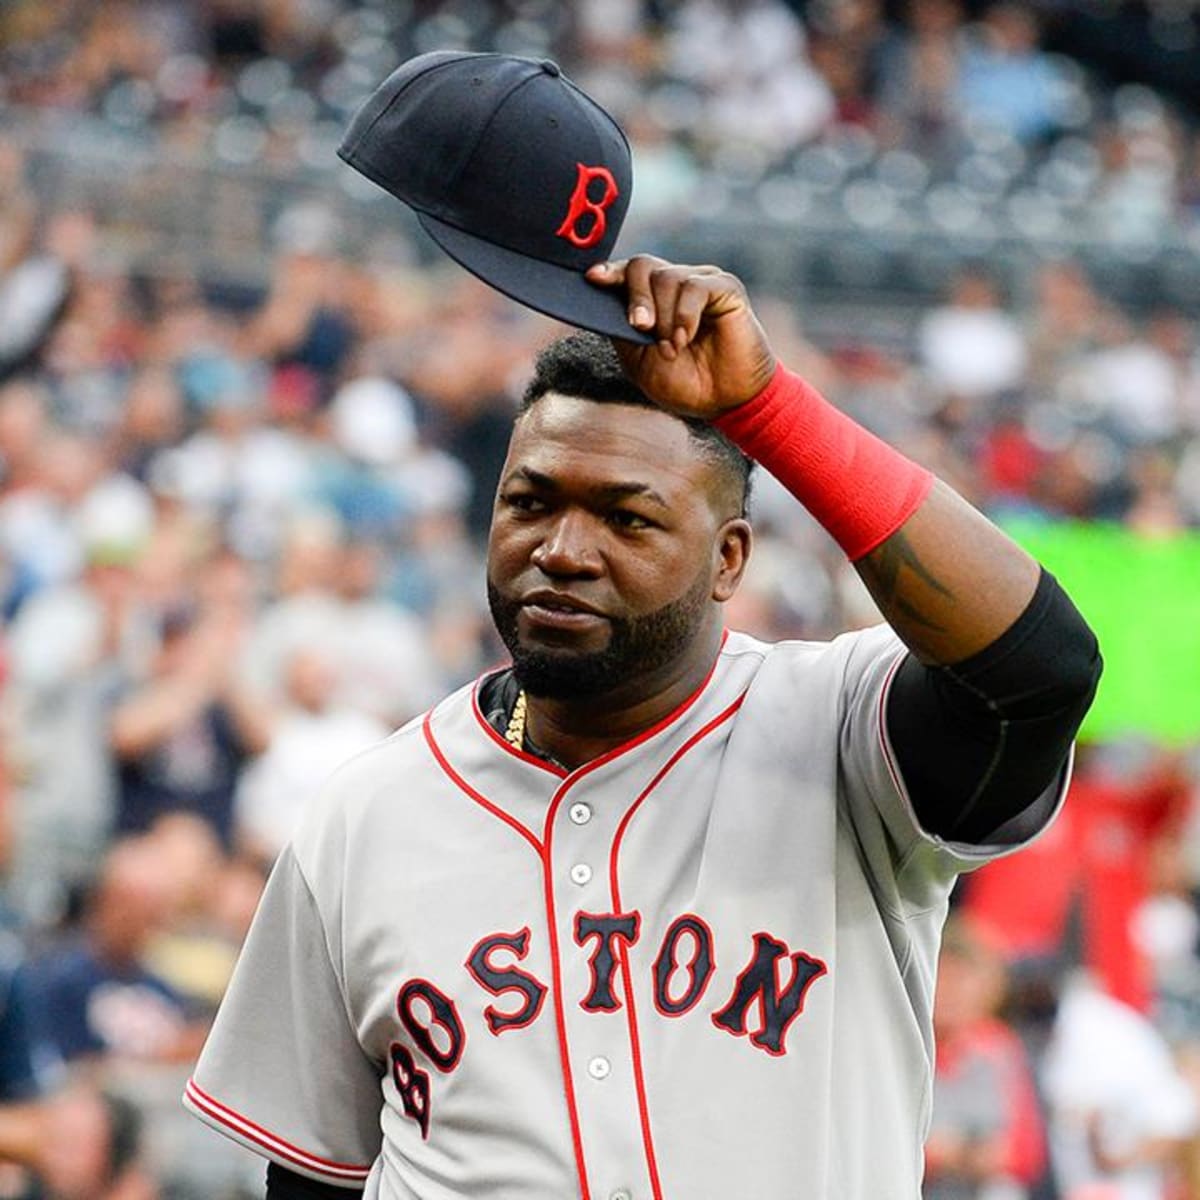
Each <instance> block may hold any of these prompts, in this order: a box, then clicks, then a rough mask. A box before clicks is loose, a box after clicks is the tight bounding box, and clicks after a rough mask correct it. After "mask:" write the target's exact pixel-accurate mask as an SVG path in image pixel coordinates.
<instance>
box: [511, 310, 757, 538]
mask: <svg viewBox="0 0 1200 1200" xmlns="http://www.w3.org/2000/svg"><path fill="white" fill-rule="evenodd" d="M548 392H556V393H558V394H559V395H561V396H577V397H579V398H580V399H582V400H593V401H595V402H596V403H597V404H632V405H634V406H636V407H637V408H653V409H656V410H657V411H658V412H665V411H666V410H665V409H663V408H662V407H660V406H659V405H657V404H655V403H654V401H653V400H651V399H650V397H649V396H647V395H646V393H645V392H643V391H642V389H641V388H639V387H638V386H637V384H635V383H633V382H632V381H631V380H630V379H629V377H628V376H627V375H626V374H625V372H624V371H623V370H622V368H621V360H620V359H619V358H618V357H617V352H616V350H615V349H614V348H613V344H612V342H611V341H609V339H608V338H606V337H602V336H601V335H600V334H598V333H585V332H579V333H572V334H569V335H568V336H567V337H564V338H559V339H558V340H557V341H555V342H551V343H550V345H548V346H546V347H545V348H544V349H543V350H542V351H541V352H540V353H539V354H538V356H537V358H536V359H535V360H534V364H533V378H532V379H531V380H530V381H529V383H528V385H527V386H526V388H525V394H524V395H523V396H522V397H521V403H520V406H519V408H518V416H521V415H524V414H525V413H527V412H528V411H529V410H530V409H531V408H532V407H533V406H534V405H535V404H536V403H537V402H538V401H539V400H540V399H541V398H542V397H543V396H545V395H546V394H547V393H548ZM667 415H668V416H672V417H674V418H675V419H676V420H677V421H682V422H683V424H684V425H686V426H687V428H688V433H689V434H690V435H691V437H692V440H693V441H694V442H695V443H696V446H697V448H698V449H699V450H700V452H701V454H703V456H704V457H705V458H706V459H707V460H708V461H709V462H710V463H712V464H713V465H714V466H715V467H716V468H717V469H718V470H719V471H720V472H721V473H722V475H724V476H725V477H726V479H727V480H728V482H729V483H730V484H731V485H732V487H733V494H734V495H735V496H737V497H739V500H740V511H739V515H740V516H743V517H744V516H745V515H746V509H747V506H748V505H749V502H750V489H751V484H752V471H753V469H754V463H753V461H752V460H751V459H750V458H748V457H747V456H746V455H745V454H743V453H742V452H741V450H739V449H738V448H737V446H735V445H734V444H733V442H731V441H730V440H729V439H728V438H727V437H726V436H725V435H724V434H723V433H722V432H721V431H720V430H719V429H718V428H717V427H716V426H715V425H711V424H709V422H708V421H702V420H701V419H700V418H699V417H684V416H680V415H679V414H678V413H668V414H667Z"/></svg>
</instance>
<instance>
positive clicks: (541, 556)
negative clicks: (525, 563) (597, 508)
mask: <svg viewBox="0 0 1200 1200" xmlns="http://www.w3.org/2000/svg"><path fill="white" fill-rule="evenodd" d="M530 558H531V560H532V562H533V565H534V566H535V567H537V568H538V570H540V571H542V572H543V573H544V574H546V575H552V576H555V577H569V578H577V577H580V576H583V577H595V576H596V575H598V574H599V573H600V571H601V560H600V554H599V550H598V548H597V546H596V538H595V536H594V533H593V531H592V528H591V521H590V520H589V519H588V516H587V514H586V513H582V512H579V511H577V510H576V511H570V510H568V511H565V512H563V513H561V514H560V515H559V516H558V518H557V519H556V520H555V521H554V522H553V524H552V525H550V527H549V528H548V529H547V530H546V533H545V536H544V537H543V538H542V540H541V541H540V542H539V543H538V544H537V546H535V547H534V550H533V553H532V554H531V555H530Z"/></svg>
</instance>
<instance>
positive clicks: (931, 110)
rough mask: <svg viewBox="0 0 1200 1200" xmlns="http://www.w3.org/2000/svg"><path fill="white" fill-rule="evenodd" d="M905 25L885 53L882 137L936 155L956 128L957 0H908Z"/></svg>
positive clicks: (949, 141) (959, 48) (960, 11)
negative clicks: (901, 32) (906, 26)
mask: <svg viewBox="0 0 1200 1200" xmlns="http://www.w3.org/2000/svg"><path fill="white" fill-rule="evenodd" d="M905 14H906V18H907V25H908V28H907V30H906V31H905V32H904V33H903V34H902V35H901V36H900V37H898V38H897V39H896V40H895V41H894V42H893V44H892V45H890V46H889V47H888V49H887V51H886V53H885V56H884V59H883V63H882V69H881V73H880V83H879V112H880V117H881V121H882V124H883V136H884V140H885V142H888V143H891V144H903V145H907V146H910V147H911V148H912V149H914V150H916V151H917V152H919V153H924V154H930V155H937V154H938V153H940V152H942V151H943V150H944V149H945V148H947V147H948V146H949V145H951V144H952V143H953V141H954V139H955V138H956V136H957V134H958V128H959V127H958V121H959V116H960V113H959V108H958V76H959V70H960V59H961V55H962V29H963V23H964V19H965V18H964V12H963V6H962V3H961V0H908V3H907V4H906V6H905Z"/></svg>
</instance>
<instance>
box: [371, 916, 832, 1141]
mask: <svg viewBox="0 0 1200 1200" xmlns="http://www.w3.org/2000/svg"><path fill="white" fill-rule="evenodd" d="M574 924H575V941H576V943H577V944H578V945H579V946H580V947H583V948H585V949H586V948H588V947H589V945H590V948H591V957H590V960H589V964H588V965H589V968H590V972H591V986H590V987H589V989H588V993H587V995H586V996H581V997H580V998H579V1004H580V1007H581V1008H583V1009H584V1010H586V1011H587V1012H596V1013H607V1012H615V1011H616V1010H618V1009H619V1008H621V1000H620V998H619V997H618V995H617V993H616V991H615V989H614V987H613V981H614V977H615V975H616V971H617V967H618V966H619V965H620V963H621V962H622V961H623V959H622V953H623V951H624V950H626V949H629V948H631V947H633V946H635V945H637V943H638V941H639V939H640V937H641V925H642V919H641V914H640V913H639V912H638V911H637V910H636V909H635V910H634V911H632V912H627V913H623V912H618V913H587V912H577V913H576V914H575V923H574ZM531 936H532V935H531V934H530V931H529V929H528V927H526V928H524V929H521V930H520V931H519V932H517V933H491V934H488V935H487V936H486V937H482V938H480V939H479V941H478V942H476V943H475V946H474V948H473V949H472V950H471V952H470V954H469V955H468V956H467V959H466V962H465V963H464V966H465V967H466V969H467V973H468V974H469V975H470V976H471V978H472V979H473V980H474V981H475V982H476V983H477V984H479V986H480V987H482V988H483V989H484V990H486V991H487V992H489V993H490V994H491V995H493V996H495V997H496V998H497V999H498V1000H500V999H504V1000H505V1001H506V1003H505V1004H504V1005H503V1006H501V1005H500V1004H489V1005H488V1006H487V1007H486V1008H485V1009H484V1010H483V1016H484V1020H485V1022H486V1023H487V1027H488V1031H489V1032H490V1033H491V1034H493V1036H496V1037H499V1036H500V1034H502V1033H506V1032H508V1031H509V1030H514V1029H522V1028H524V1027H525V1026H527V1025H531V1024H532V1023H533V1022H534V1021H536V1020H537V1018H538V1016H539V1015H540V1014H541V1011H542V1006H543V1003H544V1002H545V999H546V995H547V992H548V991H549V987H548V985H547V984H545V983H543V982H542V981H541V980H539V979H538V978H537V977H536V976H535V975H533V974H532V973H531V972H529V971H526V970H524V969H523V968H522V967H520V966H518V965H517V964H518V963H520V962H522V961H523V960H524V959H525V957H526V955H527V954H528V953H529V945H530V938H531ZM715 970H716V958H715V948H714V945H713V933H712V930H711V928H709V925H708V923H707V922H706V921H704V920H703V919H702V918H700V917H698V916H696V915H695V914H694V913H684V914H683V915H682V916H679V917H676V918H675V920H673V921H672V922H671V923H670V925H668V926H667V930H666V932H665V933H664V935H663V938H662V942H661V943H660V945H659V948H658V954H657V956H656V957H655V959H654V964H653V967H652V968H651V974H652V991H653V996H654V1007H655V1008H656V1009H657V1011H658V1012H659V1013H660V1014H661V1015H662V1016H664V1017H672V1018H677V1017H682V1016H683V1015H684V1014H685V1013H688V1012H691V1011H692V1009H694V1008H695V1007H696V1006H697V1005H698V1004H699V1003H700V1001H701V999H702V998H703V997H704V994H705V992H706V991H707V990H708V985H709V983H710V982H711V981H712V977H713V973H714V971H715ZM827 970H828V968H827V967H826V965H825V964H824V963H823V962H822V961H821V960H820V959H818V958H813V957H812V956H811V955H809V954H805V953H803V952H802V951H793V950H789V949H788V946H787V943H786V942H783V941H780V939H778V938H776V937H772V936H771V935H770V934H769V933H756V934H754V937H753V947H752V949H751V952H750V957H749V960H748V961H747V963H746V965H745V967H744V968H743V969H742V971H741V972H740V973H739V974H738V976H737V979H736V980H735V981H734V985H733V990H732V992H731V994H730V995H729V997H728V999H727V1000H726V1001H725V1003H724V1004H723V1005H722V1006H721V1007H720V1008H718V1009H717V1010H716V1011H714V1012H713V1013H712V1015H711V1016H712V1023H713V1025H714V1026H716V1028H718V1029H723V1030H725V1031H726V1032H727V1033H731V1034H733V1035H734V1036H735V1037H748V1040H749V1044H750V1045H751V1046H753V1047H755V1048H756V1049H759V1050H762V1051H764V1052H765V1053H767V1054H770V1055H772V1056H776V1057H778V1056H781V1055H784V1054H786V1053H787V1045H786V1039H787V1033H788V1030H789V1029H790V1028H791V1025H792V1022H793V1021H795V1020H796V1018H797V1017H798V1016H799V1015H800V1014H801V1013H802V1012H803V1011H804V1001H805V998H806V997H807V995H808V990H809V988H811V987H812V985H813V984H814V983H815V982H816V981H817V980H818V979H820V978H821V976H822V975H824V974H826V972H827ZM785 974H786V976H787V978H786V981H785V978H784V976H785ZM396 1011H397V1014H398V1016H399V1019H400V1024H401V1025H402V1026H403V1027H404V1030H405V1032H406V1033H407V1034H408V1036H409V1038H410V1039H411V1041H412V1045H413V1046H414V1047H416V1049H417V1051H418V1052H419V1053H420V1054H421V1055H422V1056H423V1057H424V1058H425V1059H427V1060H428V1061H429V1063H430V1064H431V1065H432V1066H433V1067H434V1068H435V1069H436V1070H438V1071H441V1072H443V1073H445V1072H448V1071H453V1070H454V1068H455V1067H457V1066H458V1064H459V1063H460V1062H461V1061H462V1057H463V1052H464V1050H465V1048H466V1043H467V1030H466V1028H465V1026H464V1025H463V1023H462V1019H461V1017H460V1016H459V1013H458V1008H457V1007H456V1005H455V1003H454V1001H453V1000H452V999H451V998H450V997H449V996H448V995H447V994H446V993H445V992H443V991H442V990H441V989H440V988H438V987H437V986H436V985H435V984H433V983H431V982H430V981H429V980H428V979H410V980H408V981H407V982H406V983H405V984H404V985H403V986H402V987H401V988H400V991H399V993H398V994H397V997H396ZM752 1013H753V1016H752V1015H751V1014H752ZM391 1064H392V1080H393V1082H394V1083H395V1085H396V1090H397V1092H398V1093H399V1095H400V1102H401V1105H402V1107H403V1109H404V1113H405V1115H406V1116H408V1117H411V1118H412V1119H413V1120H414V1121H416V1122H417V1124H418V1125H419V1126H420V1129H421V1136H422V1137H423V1138H427V1137H428V1136H429V1123H430V1107H431V1086H430V1076H429V1073H428V1072H427V1071H423V1070H422V1069H421V1068H420V1067H419V1066H418V1065H417V1061H416V1057H415V1056H414V1054H413V1052H412V1050H411V1049H410V1048H409V1047H408V1046H406V1045H404V1044H403V1043H400V1042H394V1043H393V1044H392V1046H391Z"/></svg>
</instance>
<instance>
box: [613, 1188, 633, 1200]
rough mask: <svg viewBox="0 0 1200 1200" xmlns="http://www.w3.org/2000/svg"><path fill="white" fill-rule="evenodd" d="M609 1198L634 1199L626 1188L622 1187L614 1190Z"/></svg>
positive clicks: (617, 1199) (615, 1199)
mask: <svg viewBox="0 0 1200 1200" xmlns="http://www.w3.org/2000/svg"><path fill="white" fill-rule="evenodd" d="M608 1200H633V1197H632V1196H631V1195H630V1194H629V1193H628V1192H627V1191H626V1190H625V1189H624V1188H620V1189H619V1190H618V1191H615V1192H613V1194H612V1195H611V1196H609V1198H608Z"/></svg>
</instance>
